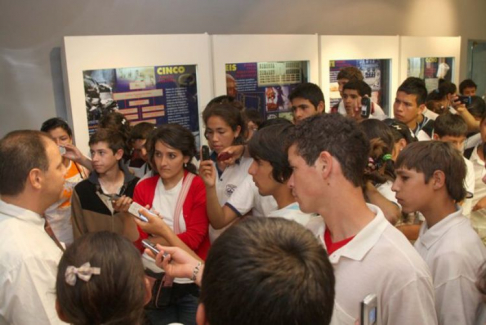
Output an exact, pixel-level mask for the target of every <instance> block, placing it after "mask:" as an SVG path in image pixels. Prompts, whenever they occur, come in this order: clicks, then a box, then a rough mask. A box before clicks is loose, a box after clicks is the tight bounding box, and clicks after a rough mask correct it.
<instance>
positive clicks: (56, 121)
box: [40, 117, 73, 138]
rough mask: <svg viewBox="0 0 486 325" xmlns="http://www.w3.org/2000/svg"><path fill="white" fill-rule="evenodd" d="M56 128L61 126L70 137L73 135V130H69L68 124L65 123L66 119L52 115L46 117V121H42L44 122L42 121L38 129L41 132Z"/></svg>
mask: <svg viewBox="0 0 486 325" xmlns="http://www.w3.org/2000/svg"><path fill="white" fill-rule="evenodd" d="M57 128H61V129H63V130H64V131H66V133H67V134H68V135H69V137H70V138H72V137H73V131H72V130H71V127H70V126H69V124H67V122H66V121H64V120H63V119H60V118H58V117H53V118H50V119H48V120H47V121H44V123H42V126H41V128H40V130H41V131H42V132H49V131H52V130H54V129H57Z"/></svg>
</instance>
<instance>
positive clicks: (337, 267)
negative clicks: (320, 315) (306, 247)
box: [319, 204, 437, 325]
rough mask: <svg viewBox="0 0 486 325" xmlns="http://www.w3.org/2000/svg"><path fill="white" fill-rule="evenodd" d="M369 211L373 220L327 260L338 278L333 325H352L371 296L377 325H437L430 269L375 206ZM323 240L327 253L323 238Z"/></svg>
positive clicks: (320, 236)
mask: <svg viewBox="0 0 486 325" xmlns="http://www.w3.org/2000/svg"><path fill="white" fill-rule="evenodd" d="M368 207H369V209H370V210H371V211H373V212H374V213H375V214H376V216H375V218H374V219H373V220H372V221H371V222H370V223H369V224H368V225H367V226H366V227H365V228H363V229H362V230H361V231H360V232H359V233H358V234H357V235H356V236H355V237H354V238H353V239H352V240H351V241H350V242H349V243H347V244H346V245H345V246H343V247H341V248H340V249H338V250H337V251H335V252H334V253H332V254H331V255H330V256H329V259H330V261H331V264H332V265H333V266H334V275H335V278H336V287H335V289H336V297H335V304H334V312H333V315H332V321H331V324H336V325H337V324H339V325H343V324H349V325H354V324H355V322H356V320H357V319H358V318H359V317H360V303H361V301H362V300H363V298H364V297H366V296H367V295H368V294H372V293H374V294H376V296H377V297H378V311H377V319H378V324H383V325H384V324H387V325H402V324H403V325H409V324H421V325H427V324H437V315H436V313H435V308H434V289H433V285H432V278H431V276H430V272H429V270H428V267H427V265H426V264H425V262H424V261H423V260H422V258H421V257H420V256H419V255H418V253H417V252H416V251H415V249H414V248H413V246H412V245H411V244H410V243H409V241H408V240H407V238H405V236H404V235H403V234H402V233H401V232H400V231H399V230H397V229H396V228H395V227H393V226H392V225H391V224H390V223H389V222H388V221H387V220H386V219H385V217H384V215H383V212H382V211H381V210H380V209H379V208H378V207H377V206H374V205H372V204H368ZM319 238H320V240H321V242H322V244H323V245H324V247H326V244H325V242H324V232H322V233H321V234H320V235H319Z"/></svg>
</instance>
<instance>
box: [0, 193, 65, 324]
mask: <svg viewBox="0 0 486 325" xmlns="http://www.w3.org/2000/svg"><path fill="white" fill-rule="evenodd" d="M44 224H45V220H44V219H43V218H42V217H41V216H40V215H38V214H37V213H35V212H33V211H30V210H26V209H23V208H20V207H18V206H15V205H12V204H8V203H6V202H4V201H2V200H0V238H1V241H2V245H1V246H0V261H1V263H0V324H1V325H4V324H65V323H63V322H62V321H61V320H60V319H59V318H58V317H57V313H56V308H55V301H56V291H55V286H56V275H57V266H58V263H59V260H60V259H61V255H62V252H61V250H60V249H59V247H57V246H56V244H55V243H54V241H53V240H52V239H51V238H50V237H49V235H47V233H46V232H45V231H44Z"/></svg>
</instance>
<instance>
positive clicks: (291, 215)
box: [268, 202, 324, 237]
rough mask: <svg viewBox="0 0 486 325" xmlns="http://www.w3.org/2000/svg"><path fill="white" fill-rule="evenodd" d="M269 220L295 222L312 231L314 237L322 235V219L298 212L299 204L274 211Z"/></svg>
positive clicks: (312, 214)
mask: <svg viewBox="0 0 486 325" xmlns="http://www.w3.org/2000/svg"><path fill="white" fill-rule="evenodd" d="M268 217H269V218H279V217H280V218H284V219H287V220H292V221H295V222H297V223H299V224H301V225H302V226H304V227H305V228H307V229H309V230H310V231H312V233H313V234H314V236H316V237H317V236H318V235H319V234H320V233H324V232H323V230H324V220H323V219H322V217H321V216H320V215H318V214H315V213H304V212H302V211H301V210H300V207H299V203H297V202H294V203H292V204H289V205H287V206H286V207H284V208H282V209H280V210H275V211H273V212H272V213H270V214H269V215H268Z"/></svg>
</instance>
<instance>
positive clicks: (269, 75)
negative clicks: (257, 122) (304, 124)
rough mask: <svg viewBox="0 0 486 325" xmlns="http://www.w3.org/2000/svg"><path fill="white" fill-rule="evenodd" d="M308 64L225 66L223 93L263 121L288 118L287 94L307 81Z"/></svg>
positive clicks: (285, 63)
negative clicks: (252, 111) (256, 114)
mask: <svg viewBox="0 0 486 325" xmlns="http://www.w3.org/2000/svg"><path fill="white" fill-rule="evenodd" d="M307 70H308V61H283V62H281V61H278V62H249V63H228V64H226V93H227V95H228V96H232V97H234V98H236V99H237V100H238V101H240V102H242V103H243V105H244V106H245V107H246V108H247V109H254V110H257V111H258V112H260V114H261V116H262V117H263V119H265V120H266V119H271V118H276V117H284V118H289V117H290V118H291V105H290V101H289V99H288V96H289V94H290V92H291V91H292V90H293V89H294V88H295V87H296V86H297V85H298V84H300V83H303V82H307V80H308V71H307Z"/></svg>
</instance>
